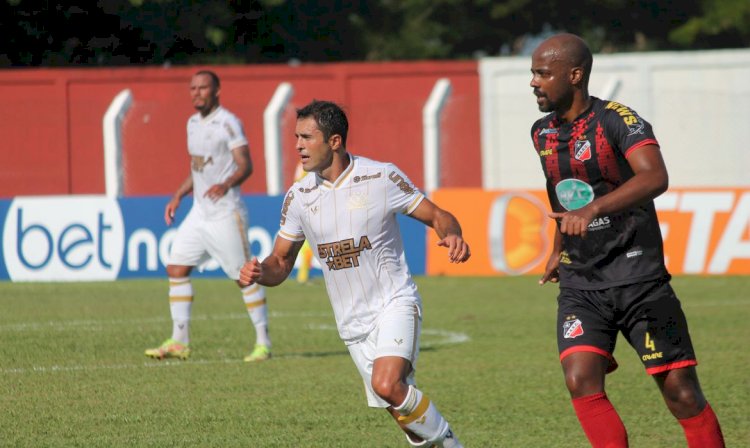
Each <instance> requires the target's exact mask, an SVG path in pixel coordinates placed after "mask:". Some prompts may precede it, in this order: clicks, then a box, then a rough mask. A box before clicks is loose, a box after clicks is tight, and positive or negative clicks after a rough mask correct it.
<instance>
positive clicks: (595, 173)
mask: <svg viewBox="0 0 750 448" xmlns="http://www.w3.org/2000/svg"><path fill="white" fill-rule="evenodd" d="M592 61H593V58H592V56H591V51H590V50H589V48H588V46H587V45H586V43H585V42H584V41H583V40H582V39H581V38H579V37H578V36H575V35H572V34H558V35H555V36H552V37H550V38H549V39H547V40H545V41H544V42H542V43H541V44H540V45H539V46H538V47H537V48H536V50H535V51H534V53H533V55H532V62H531V73H532V79H531V87H532V88H533V89H534V95H535V96H536V98H537V105H538V106H539V110H540V111H542V112H549V114H548V115H546V116H545V117H543V118H541V119H540V120H538V121H537V122H536V123H534V125H533V127H532V129H531V138H532V140H533V142H534V147H535V149H536V151H537V153H538V155H539V159H540V161H541V164H542V169H543V170H544V174H545V176H546V178H547V193H548V196H549V200H550V204H551V206H552V213H550V215H549V216H550V217H551V218H553V219H555V220H556V221H557V231H556V235H555V244H554V249H553V253H552V255H551V256H550V258H549V261H548V262H547V266H546V269H545V272H544V275H543V276H542V278H541V279H540V280H539V283H540V284H542V285H543V284H545V283H546V282H558V281H559V283H560V293H559V296H558V299H557V300H558V311H557V335H558V336H557V340H558V349H559V352H560V362H561V363H562V368H563V373H564V375H565V383H566V385H567V387H568V391H569V392H570V395H571V399H572V402H573V408H574V409H575V412H576V415H577V417H578V420H579V421H580V423H581V426H582V427H583V431H584V432H585V433H586V436H587V437H588V439H589V441H590V442H591V445H592V446H594V447H627V446H628V436H627V432H626V430H625V427H624V425H623V423H622V420H621V419H620V416H619V415H618V414H617V411H616V410H615V409H614V407H613V406H612V404H611V403H610V401H609V399H608V398H607V395H606V393H605V391H604V377H605V375H606V373H608V372H611V371H612V370H614V369H615V368H617V363H616V362H615V358H614V356H613V353H614V350H615V342H616V339H617V335H618V332H622V333H623V335H624V336H625V338H626V339H627V340H628V342H629V343H630V345H632V346H633V348H634V349H635V350H636V352H638V355H639V356H640V358H641V360H642V361H643V364H644V367H645V369H646V373H648V374H650V375H652V377H653V378H654V380H655V381H656V384H657V386H658V387H659V390H660V391H661V393H662V396H663V397H664V401H665V402H666V405H667V407H668V408H669V410H670V411H671V412H672V414H673V415H674V416H675V417H676V418H677V420H678V421H679V422H680V424H681V425H682V427H683V429H684V431H685V437H686V438H687V443H688V447H690V448H698V447H700V448H713V447H723V446H724V440H723V436H722V434H721V428H720V426H719V421H718V419H717V418H716V415H715V414H714V412H713V410H712V409H711V406H710V405H709V404H708V402H707V401H706V398H705V397H704V395H703V392H702V391H701V387H700V384H699V382H698V376H697V374H696V370H695V366H696V364H697V362H696V358H695V353H694V350H693V346H692V343H691V341H690V335H689V333H688V327H687V322H686V319H685V315H684V313H683V311H682V308H681V306H680V302H679V300H678V299H677V297H676V296H675V293H674V291H673V290H672V288H671V286H670V283H669V281H670V276H669V273H668V272H667V269H666V267H665V265H664V253H663V243H662V238H661V232H660V229H659V222H658V220H657V217H656V211H655V208H654V202H653V199H654V198H655V197H657V196H658V195H660V194H661V193H663V192H664V191H665V190H666V189H667V185H668V176H667V170H666V167H665V166H664V161H663V159H662V156H661V153H660V151H659V143H658V142H657V140H656V137H655V136H654V133H653V131H652V128H651V125H650V124H649V123H648V122H646V121H645V120H643V118H641V117H640V116H639V115H638V114H637V113H636V112H635V111H633V110H632V109H630V108H628V107H627V106H624V105H622V104H619V103H616V102H614V101H606V100H602V99H599V98H595V97H593V96H590V95H589V93H588V81H589V75H590V73H591V66H592Z"/></svg>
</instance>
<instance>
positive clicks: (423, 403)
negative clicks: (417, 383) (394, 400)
mask: <svg viewBox="0 0 750 448" xmlns="http://www.w3.org/2000/svg"><path fill="white" fill-rule="evenodd" d="M394 409H395V410H396V412H398V413H399V414H400V415H401V416H400V417H399V418H398V421H399V423H400V424H401V425H403V426H405V427H406V428H408V429H409V430H410V431H411V432H413V433H414V434H416V435H418V436H419V437H421V438H423V439H424V440H427V441H429V442H440V441H442V440H443V439H444V438H445V436H446V435H447V434H448V433H449V431H450V427H449V425H448V422H447V421H446V420H445V418H443V416H442V415H441V414H440V412H439V411H438V410H437V408H436V407H435V405H434V404H433V403H432V401H430V399H429V398H427V396H426V395H424V394H423V393H422V391H420V390H419V389H417V388H416V387H414V386H411V385H410V386H409V392H407V393H406V398H405V399H404V402H403V403H401V404H400V405H398V406H396V407H395V408H394Z"/></svg>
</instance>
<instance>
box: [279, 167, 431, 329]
mask: <svg viewBox="0 0 750 448" xmlns="http://www.w3.org/2000/svg"><path fill="white" fill-rule="evenodd" d="M423 199H424V195H423V194H422V193H421V192H420V191H419V190H417V189H416V188H415V187H414V185H413V184H412V183H411V181H410V180H409V179H408V178H407V177H406V175H405V174H404V173H403V172H401V170H399V169H398V168H397V167H396V166H395V165H393V164H390V163H382V162H376V161H373V160H369V159H366V158H363V157H356V156H351V162H350V163H349V166H348V167H347V169H346V170H345V171H344V172H343V173H342V174H341V176H339V178H338V179H336V181H335V182H333V183H331V182H328V181H326V180H324V179H322V178H321V177H320V176H318V175H308V176H305V177H304V178H302V179H301V180H299V181H298V182H296V183H295V184H294V185H292V187H291V188H290V189H289V191H288V192H287V195H286V197H285V199H284V205H283V207H282V211H281V229H280V231H279V236H281V237H282V238H285V239H288V240H291V241H302V240H304V239H305V238H307V240H308V242H309V243H310V247H312V249H313V253H314V254H315V256H316V257H317V259H318V261H319V262H320V265H321V266H322V269H323V275H324V277H325V282H326V288H327V290H328V296H329V298H330V300H331V305H332V307H333V312H334V315H335V317H336V324H337V326H338V330H339V335H340V336H341V339H343V340H344V342H346V343H353V342H356V341H359V340H361V339H362V338H363V337H365V336H366V335H367V334H368V333H370V331H372V329H373V328H374V327H375V325H376V324H377V318H378V316H379V315H380V313H381V312H382V310H383V309H384V308H385V307H386V305H388V303H390V301H392V300H394V299H395V298H402V299H404V300H413V301H414V302H415V303H417V304H418V306H420V308H421V299H420V298H419V294H418V293H417V286H416V285H415V284H414V281H413V280H412V278H411V274H410V272H409V268H408V266H407V264H406V257H405V255H404V246H403V242H402V239H401V232H400V230H399V226H398V223H397V221H396V213H403V214H410V213H412V212H413V211H414V209H416V208H417V206H418V205H419V204H420V203H421V202H422V200H423Z"/></svg>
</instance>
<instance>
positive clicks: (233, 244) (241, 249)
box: [203, 211, 250, 280]
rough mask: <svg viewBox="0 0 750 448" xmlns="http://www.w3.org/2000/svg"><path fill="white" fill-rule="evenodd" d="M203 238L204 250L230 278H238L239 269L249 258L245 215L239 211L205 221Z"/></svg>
mask: <svg viewBox="0 0 750 448" xmlns="http://www.w3.org/2000/svg"><path fill="white" fill-rule="evenodd" d="M203 240H204V243H205V245H206V250H207V251H208V253H209V254H210V255H211V257H212V258H213V259H214V260H216V262H218V263H219V265H220V266H221V269H222V270H223V271H224V273H226V274H227V276H228V277H229V278H231V279H234V280H237V279H238V278H239V274H240V269H241V268H242V265H243V264H245V263H246V262H247V261H248V260H249V259H250V245H249V244H248V240H247V216H246V214H245V213H243V212H241V211H235V212H233V213H232V214H230V215H228V216H226V217H223V218H221V219H216V220H211V221H209V222H207V223H206V226H205V229H204V232H203Z"/></svg>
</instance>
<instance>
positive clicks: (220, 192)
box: [203, 184, 229, 202]
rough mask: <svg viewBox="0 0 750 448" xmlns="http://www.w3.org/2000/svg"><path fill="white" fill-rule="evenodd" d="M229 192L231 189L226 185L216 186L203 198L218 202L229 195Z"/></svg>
mask: <svg viewBox="0 0 750 448" xmlns="http://www.w3.org/2000/svg"><path fill="white" fill-rule="evenodd" d="M227 191H229V188H227V186H226V185H224V184H216V185H213V186H211V188H209V189H208V191H206V193H205V194H204V195H203V196H204V197H206V198H208V199H210V200H212V201H214V202H216V201H218V200H219V199H221V198H223V197H224V195H225V194H227Z"/></svg>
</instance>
